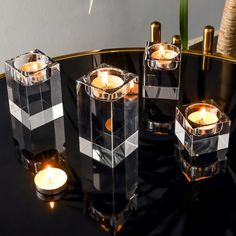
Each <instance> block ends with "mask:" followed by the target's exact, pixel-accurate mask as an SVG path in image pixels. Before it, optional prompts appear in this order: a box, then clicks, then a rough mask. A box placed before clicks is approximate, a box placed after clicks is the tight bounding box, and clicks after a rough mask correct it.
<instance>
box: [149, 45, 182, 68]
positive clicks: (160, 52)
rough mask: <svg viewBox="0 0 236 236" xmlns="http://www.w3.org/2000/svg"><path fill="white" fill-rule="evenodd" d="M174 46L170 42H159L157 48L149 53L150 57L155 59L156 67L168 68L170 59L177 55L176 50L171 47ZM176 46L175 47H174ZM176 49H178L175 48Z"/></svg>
mask: <svg viewBox="0 0 236 236" xmlns="http://www.w3.org/2000/svg"><path fill="white" fill-rule="evenodd" d="M173 47H174V46H173V45H171V44H164V43H163V44H160V45H158V47H157V50H155V51H154V52H152V53H151V58H152V59H154V60H156V64H157V67H158V68H161V69H170V65H171V63H172V61H173V60H174V59H175V58H176V57H177V56H178V54H179V53H178V52H177V51H175V50H173V49H171V48H173ZM175 48H176V47H175ZM176 50H179V49H178V48H176Z"/></svg>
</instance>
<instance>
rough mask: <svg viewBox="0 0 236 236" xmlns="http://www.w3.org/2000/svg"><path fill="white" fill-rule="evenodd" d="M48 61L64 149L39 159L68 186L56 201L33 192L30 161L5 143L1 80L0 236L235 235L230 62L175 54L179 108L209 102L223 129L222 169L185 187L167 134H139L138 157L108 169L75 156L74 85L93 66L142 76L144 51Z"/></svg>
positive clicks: (235, 92)
mask: <svg viewBox="0 0 236 236" xmlns="http://www.w3.org/2000/svg"><path fill="white" fill-rule="evenodd" d="M56 60H57V61H58V62H59V63H60V66H61V78H62V94H63V105H64V127H65V137H64V138H65V143H64V150H63V151H62V152H61V153H60V154H57V153H56V152H55V150H50V151H49V152H48V153H47V155H51V156H53V157H55V158H54V159H53V160H50V161H52V162H53V161H54V162H55V161H56V162H57V164H58V165H59V166H61V167H62V168H63V169H64V170H65V171H66V172H67V174H68V177H69V180H68V187H67V190H66V192H64V193H63V194H62V195H61V196H58V198H56V199H51V198H47V197H45V196H41V195H40V194H38V193H37V192H36V188H35V184H34V175H35V173H34V171H35V163H36V162H37V160H36V159H34V160H32V159H31V160H25V159H24V158H22V156H21V155H20V150H19V147H18V144H17V140H14V139H13V137H12V128H11V117H10V113H9V107H8V98H7V91H6V81H5V79H4V78H3V79H2V80H0V90H1V94H2V97H1V100H0V107H1V113H0V120H1V123H0V130H1V132H0V140H1V141H0V147H1V154H0V176H1V177H0V184H1V195H0V205H1V210H0V219H1V220H0V235H3V236H5V235H24V236H26V235H34V236H37V235H90V236H91V235H109V234H112V235H126V236H128V235H129V236H134V235H135V236H153V235H168V236H170V235H174V236H178V235H186V236H190V235H191V236H195V235H201V236H205V235H206V236H210V235H212V236H213V235H214V236H215V235H222V236H223V235H226V236H232V235H236V226H235V225H236V161H235V160H236V159H235V155H236V145H235V142H236V137H235V136H236V132H235V127H236V119H235V118H236V80H235V74H236V61H235V62H234V60H233V59H227V58H220V57H217V56H215V57H212V56H209V57H206V56H203V55H201V53H191V52H184V53H183V55H182V72H181V98H180V103H183V104H187V103H190V102H195V101H198V100H205V99H214V101H215V102H216V103H217V104H218V105H219V106H220V108H221V109H222V110H223V111H224V112H225V113H226V114H227V115H228V116H229V117H230V119H231V121H232V123H231V134H230V142H229V148H228V152H227V161H226V162H224V168H223V171H221V172H220V173H219V174H216V175H215V176H213V177H211V178H206V179H203V180H201V181H195V182H189V181H188V180H187V179H186V177H185V176H184V174H183V173H182V171H181V168H180V165H179V163H178V160H177V159H178V158H177V151H176V146H175V145H176V138H175V137H174V136H160V135H156V136H155V135H151V134H149V133H148V132H146V131H145V130H140V136H139V151H138V152H139V155H138V157H131V158H126V159H125V160H124V161H122V162H121V163H120V164H119V165H118V166H117V167H116V168H114V169H111V168H109V167H106V166H103V165H102V164H100V163H98V162H96V161H95V160H92V159H91V158H89V157H85V156H80V155H79V144H78V126H77V110H76V88H75V86H76V83H75V80H76V79H77V78H79V77H81V76H83V75H84V74H87V73H88V72H90V71H92V70H93V69H94V68H96V67H97V66H98V65H99V64H101V63H107V64H110V65H113V66H117V67H119V68H121V69H125V70H127V71H130V72H133V73H136V74H138V75H139V76H140V77H141V76H142V60H143V49H141V48H140V49H135V48H133V49H120V50H105V51H97V52H88V53H81V54H74V55H70V56H64V57H58V58H56ZM59 129H60V127H59ZM61 129H63V127H61ZM45 138H46V137H45ZM42 139H43V137H42ZM49 159H50V158H49ZM55 159H56V160H55ZM47 160H48V159H47ZM206 162H207V161H206Z"/></svg>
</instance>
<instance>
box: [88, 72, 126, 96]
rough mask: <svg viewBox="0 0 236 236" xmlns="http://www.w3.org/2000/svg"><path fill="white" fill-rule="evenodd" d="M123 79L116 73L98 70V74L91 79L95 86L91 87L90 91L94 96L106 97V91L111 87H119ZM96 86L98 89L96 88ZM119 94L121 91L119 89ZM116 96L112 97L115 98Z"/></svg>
mask: <svg viewBox="0 0 236 236" xmlns="http://www.w3.org/2000/svg"><path fill="white" fill-rule="evenodd" d="M123 83H124V81H123V79H122V78H120V77H119V76H117V75H111V74H109V72H108V71H101V72H100V71H99V72H98V76H97V77H96V78H94V79H93V81H92V83H91V84H92V86H94V87H95V88H94V89H93V91H92V93H93V95H94V96H95V97H97V98H101V99H106V97H107V93H106V92H107V91H109V90H111V89H116V88H119V87H121V86H122V85H123ZM96 88H98V89H96ZM119 92H120V93H121V94H122V93H123V91H119ZM117 96H118V94H117ZM115 98H116V97H114V99H115Z"/></svg>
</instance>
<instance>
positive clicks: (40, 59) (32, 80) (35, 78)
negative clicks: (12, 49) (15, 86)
mask: <svg viewBox="0 0 236 236" xmlns="http://www.w3.org/2000/svg"><path fill="white" fill-rule="evenodd" d="M48 63H49V59H48V57H47V56H45V55H43V54H41V53H33V52H29V53H26V54H23V55H21V56H19V57H16V59H15V62H14V67H15V68H16V69H17V70H18V71H19V72H20V73H21V74H22V76H20V75H19V76H17V80H18V81H19V82H21V83H22V84H24V85H26V86H27V85H34V84H38V83H42V82H44V81H46V80H47V79H48V78H49V77H50V75H48V72H47V67H48Z"/></svg>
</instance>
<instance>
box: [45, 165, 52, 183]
mask: <svg viewBox="0 0 236 236" xmlns="http://www.w3.org/2000/svg"><path fill="white" fill-rule="evenodd" d="M46 175H47V178H48V182H49V184H51V183H52V168H51V166H49V165H48V166H47V167H46Z"/></svg>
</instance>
